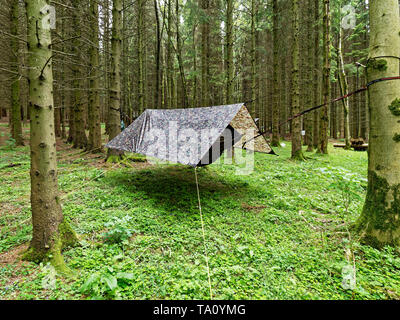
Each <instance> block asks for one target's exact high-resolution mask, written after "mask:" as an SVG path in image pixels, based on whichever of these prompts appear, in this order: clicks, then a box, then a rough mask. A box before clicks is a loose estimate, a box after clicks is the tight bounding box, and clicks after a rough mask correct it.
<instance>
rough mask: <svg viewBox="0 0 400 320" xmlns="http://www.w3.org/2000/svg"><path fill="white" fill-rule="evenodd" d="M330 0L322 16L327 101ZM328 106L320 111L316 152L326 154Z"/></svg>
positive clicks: (329, 88)
mask: <svg viewBox="0 0 400 320" xmlns="http://www.w3.org/2000/svg"><path fill="white" fill-rule="evenodd" d="M330 46H331V39H330V0H324V17H323V59H324V67H323V74H322V94H323V102H324V103H328V102H329V99H330V92H331V81H330V73H331V65H330V60H331V53H330ZM328 110H329V107H328V106H325V107H323V108H322V110H321V111H320V126H319V144H318V152H319V153H322V154H328V126H329V116H328Z"/></svg>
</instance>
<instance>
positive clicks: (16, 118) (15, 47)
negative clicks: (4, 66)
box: [10, 0, 24, 146]
mask: <svg viewBox="0 0 400 320" xmlns="http://www.w3.org/2000/svg"><path fill="white" fill-rule="evenodd" d="M18 15H19V4H18V0H12V2H11V10H10V26H11V34H12V35H13V36H14V37H11V38H10V42H11V50H12V54H11V68H12V69H13V71H14V73H16V74H18V64H19V56H20V50H19V43H18V39H17V37H18V18H19V17H18ZM20 79H21V77H18V76H17V77H16V78H15V79H13V80H12V83H11V118H12V119H11V136H12V138H13V139H14V140H15V144H16V145H17V146H23V145H24V141H23V138H22V122H21V103H20V96H19V93H20Z"/></svg>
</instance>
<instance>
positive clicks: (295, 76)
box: [292, 0, 304, 160]
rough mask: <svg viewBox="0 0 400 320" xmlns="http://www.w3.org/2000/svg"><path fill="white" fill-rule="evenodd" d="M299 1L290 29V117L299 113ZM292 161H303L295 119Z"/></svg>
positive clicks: (294, 3) (293, 9)
mask: <svg viewBox="0 0 400 320" xmlns="http://www.w3.org/2000/svg"><path fill="white" fill-rule="evenodd" d="M299 16H300V9H299V1H298V0H293V2H292V28H293V40H292V43H293V49H292V50H293V52H292V115H295V114H297V113H299V112H300V83H299V58H300V43H299V34H300V26H299ZM292 159H295V160H304V155H303V151H302V145H301V120H300V118H296V119H294V120H293V121H292Z"/></svg>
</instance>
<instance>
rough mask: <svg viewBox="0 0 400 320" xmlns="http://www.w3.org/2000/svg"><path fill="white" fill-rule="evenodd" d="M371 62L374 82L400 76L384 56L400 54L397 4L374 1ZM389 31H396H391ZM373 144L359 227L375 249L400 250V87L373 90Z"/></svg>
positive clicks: (388, 83)
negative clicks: (390, 246) (390, 247)
mask: <svg viewBox="0 0 400 320" xmlns="http://www.w3.org/2000/svg"><path fill="white" fill-rule="evenodd" d="M369 14H370V28H371V29H370V30H371V41H370V54H369V57H370V60H369V63H368V65H367V67H368V68H367V73H368V82H370V81H372V80H375V79H379V78H383V77H390V76H393V75H397V74H398V71H399V61H398V60H397V59H395V58H381V56H396V57H397V56H398V55H399V52H400V38H399V30H400V15H399V4H398V1H397V0H372V1H370V11H369ZM388 26H390V27H389V28H388ZM368 94H369V103H370V125H371V127H370V139H369V152H368V155H369V157H368V160H369V164H368V191H367V197H366V200H365V205H364V209H363V212H362V214H361V216H360V218H359V220H358V222H357V229H358V231H359V232H360V234H361V236H362V241H363V242H365V243H367V244H370V245H372V246H374V247H378V248H380V247H382V246H384V245H392V246H396V247H398V246H399V245H400V219H399V215H400V162H399V159H400V129H399V122H400V82H399V81H385V82H380V83H376V84H373V85H372V86H370V87H369V90H368Z"/></svg>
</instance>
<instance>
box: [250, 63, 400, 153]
mask: <svg viewBox="0 0 400 320" xmlns="http://www.w3.org/2000/svg"><path fill="white" fill-rule="evenodd" d="M377 58H396V59H398V60H399V61H400V57H395V56H381V57H374V58H370V59H368V62H369V61H370V60H371V59H377ZM368 62H367V65H368ZM392 80H400V76H395V77H385V78H379V79H375V80H372V81H370V82H368V83H367V84H366V85H365V86H364V87H362V88H359V89H357V90H355V91H353V92H349V93H347V94H345V95H343V96H341V97H338V98H336V99H333V100H331V101H328V102H326V103H323V104H320V105H318V106H315V107H312V108H309V109H306V110H303V111H302V112H299V113H297V114H295V115H293V116H292V117H290V118H288V119H287V120H285V121H284V122H281V123H280V124H278V127H281V126H283V125H285V124H287V123H289V122H291V121H293V120H294V119H297V118H299V117H302V116H304V115H305V114H307V113H310V112H312V111H315V110H318V109H320V108H322V107H325V106H327V105H330V104H331V103H335V102H339V101H342V100H344V99H347V98H349V97H351V96H353V95H355V94H358V93H361V92H364V91H367V90H368V88H369V87H370V86H372V85H374V84H376V83H379V82H383V81H392ZM251 102H253V101H250V103H251ZM247 103H248V102H247ZM268 133H271V131H270V130H268V131H264V132H261V133H260V134H258V135H256V136H254V137H253V138H251V139H249V140H247V141H245V142H244V143H243V146H242V148H243V149H244V148H245V146H246V144H247V143H248V142H250V141H253V140H255V139H257V138H259V137H261V136H264V135H266V134H268Z"/></svg>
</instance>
